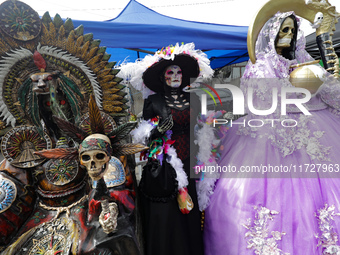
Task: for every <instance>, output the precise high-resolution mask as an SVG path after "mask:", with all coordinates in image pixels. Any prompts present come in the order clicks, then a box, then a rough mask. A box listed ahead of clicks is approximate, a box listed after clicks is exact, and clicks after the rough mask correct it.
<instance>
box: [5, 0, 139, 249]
mask: <svg viewBox="0 0 340 255" xmlns="http://www.w3.org/2000/svg"><path fill="white" fill-rule="evenodd" d="M99 44H100V41H99V40H94V39H93V35H92V34H83V27H82V26H79V27H78V28H74V27H73V23H72V20H71V19H67V20H66V21H65V22H64V21H63V20H62V19H61V17H60V16H59V15H58V14H57V15H56V16H55V17H54V18H53V19H52V18H51V17H50V16H49V14H48V12H47V13H45V14H44V15H43V17H42V18H40V17H39V15H38V14H37V13H36V12H35V11H34V10H33V9H32V8H31V7H29V6H28V5H26V4H25V3H23V2H20V1H15V0H11V1H6V2H3V3H2V4H1V5H0V116H1V121H0V124H1V127H0V128H1V130H0V133H1V135H3V137H2V141H1V151H2V154H3V156H4V158H5V159H4V161H3V162H2V163H1V165H0V251H1V252H2V254H60V255H61V254H91V255H92V254H102V255H103V254H106V255H109V254H139V253H140V249H139V246H138V241H137V238H136V234H135V233H136V231H135V225H134V219H135V214H134V208H135V207H134V186H133V178H132V177H131V172H130V170H131V169H132V164H131V163H133V162H131V160H128V158H127V156H126V155H130V154H134V153H136V152H139V151H141V150H143V149H144V146H142V145H138V144H123V143H122V139H124V138H125V137H126V136H127V135H128V134H129V132H130V131H131V130H132V129H133V128H134V127H135V125H136V123H134V122H127V123H125V124H123V125H121V126H117V125H116V121H117V120H118V118H119V117H124V116H126V115H127V111H126V109H127V106H126V105H125V103H126V102H127V100H126V99H125V98H124V96H125V93H124V92H123V91H122V89H123V88H124V86H122V85H120V84H119V82H120V81H121V79H119V78H117V77H116V76H115V75H116V74H117V72H118V70H116V69H113V66H114V65H115V63H113V62H109V61H108V60H109V58H110V55H108V54H106V52H105V51H106V48H105V47H100V46H99ZM89 177H90V178H89Z"/></svg>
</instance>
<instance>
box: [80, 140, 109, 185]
mask: <svg viewBox="0 0 340 255" xmlns="http://www.w3.org/2000/svg"><path fill="white" fill-rule="evenodd" d="M111 152H112V148H111V142H110V139H109V138H108V137H107V136H106V135H102V134H93V135H90V136H88V137H86V138H85V139H84V141H83V142H82V143H81V144H80V146H79V158H80V164H81V165H83V166H85V167H86V169H87V171H88V173H89V176H90V177H91V179H92V180H94V181H98V180H100V179H101V178H102V177H103V176H104V174H105V172H106V170H107V169H108V162H109V160H110V158H111Z"/></svg>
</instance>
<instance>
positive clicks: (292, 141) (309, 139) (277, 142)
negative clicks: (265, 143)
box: [237, 115, 332, 161]
mask: <svg viewBox="0 0 340 255" xmlns="http://www.w3.org/2000/svg"><path fill="white" fill-rule="evenodd" d="M287 119H288V117H283V116H282V117H281V118H280V122H281V121H283V120H287ZM277 123H279V122H275V126H274V127H273V128H270V129H269V128H267V130H269V131H268V132H266V133H262V132H258V129H259V128H262V129H263V128H264V127H259V128H256V127H249V126H246V127H244V126H242V127H239V130H238V131H237V134H238V135H245V136H250V137H252V138H254V139H255V138H267V139H269V140H270V142H271V144H272V145H273V146H274V147H276V148H277V149H278V150H279V151H280V153H281V155H282V157H286V156H288V155H290V154H292V153H293V152H295V151H297V150H301V149H303V150H305V151H306V153H307V154H308V155H309V156H310V158H311V159H312V160H314V159H318V160H320V161H330V159H329V157H328V155H329V153H330V150H331V148H332V147H331V146H328V147H327V146H324V145H322V144H321V142H320V138H321V137H322V136H323V135H324V133H325V132H324V131H319V130H318V131H314V132H312V131H311V130H310V129H309V128H308V124H315V121H314V119H313V117H312V116H306V115H300V116H299V118H298V119H297V120H296V123H297V125H296V127H289V128H287V127H283V126H281V125H280V124H277ZM293 124H294V123H292V125H293ZM267 125H271V124H268V123H267ZM286 125H290V124H289V123H288V122H287V123H286Z"/></svg>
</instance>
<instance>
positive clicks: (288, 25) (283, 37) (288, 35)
mask: <svg viewBox="0 0 340 255" xmlns="http://www.w3.org/2000/svg"><path fill="white" fill-rule="evenodd" d="M294 32H295V26H294V20H293V19H292V18H290V17H288V18H286V19H285V21H284V22H283V23H282V25H281V28H280V32H279V39H278V41H277V43H276V51H277V52H278V53H279V54H280V52H281V51H282V49H283V48H288V47H290V43H291V41H292V39H293V36H294Z"/></svg>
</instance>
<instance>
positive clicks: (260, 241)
mask: <svg viewBox="0 0 340 255" xmlns="http://www.w3.org/2000/svg"><path fill="white" fill-rule="evenodd" d="M254 210H255V211H256V213H255V220H254V222H252V220H251V219H248V220H247V223H246V224H243V226H244V227H245V228H246V229H248V230H249V231H248V232H247V233H246V234H245V237H246V238H248V240H247V243H248V246H247V248H248V249H253V250H254V253H255V254H257V255H281V254H283V255H289V253H285V252H283V251H282V250H281V249H279V248H278V247H277V246H278V243H277V241H280V240H281V239H282V237H283V236H284V235H285V234H286V233H285V232H279V231H272V232H271V233H270V234H271V236H272V237H269V230H268V224H269V222H270V221H273V220H274V217H275V215H277V214H279V212H277V211H274V210H269V209H268V208H266V207H262V206H260V207H257V206H255V207H254Z"/></svg>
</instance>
